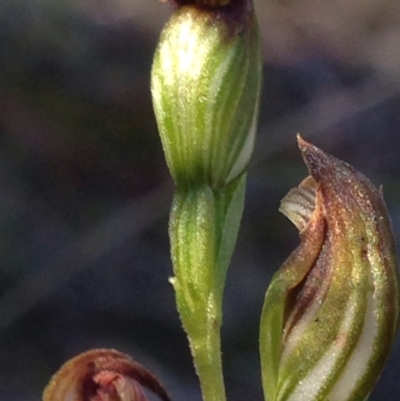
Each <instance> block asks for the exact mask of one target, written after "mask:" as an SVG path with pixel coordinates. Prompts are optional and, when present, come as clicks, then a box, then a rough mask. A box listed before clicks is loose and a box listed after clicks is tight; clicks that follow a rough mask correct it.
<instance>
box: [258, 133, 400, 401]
mask: <svg viewBox="0 0 400 401" xmlns="http://www.w3.org/2000/svg"><path fill="white" fill-rule="evenodd" d="M299 146H300V149H301V152H302V154H303V158H304V160H305V162H306V164H307V166H308V169H309V171H310V174H311V176H310V177H308V178H307V179H306V180H304V181H303V182H302V183H301V184H300V185H299V187H298V188H296V189H293V190H291V191H290V192H289V193H288V195H287V196H286V197H285V198H284V199H283V201H282V204H281V211H282V212H283V213H284V214H285V215H286V216H287V217H288V218H289V219H290V220H291V221H292V222H293V223H294V224H295V225H296V227H297V228H298V229H299V230H300V237H301V244H300V246H299V247H298V248H297V249H296V250H295V251H294V252H293V253H292V254H291V255H290V257H289V258H288V259H287V260H286V262H285V263H284V264H283V266H282V267H281V269H280V270H279V271H278V272H277V273H276V274H275V276H274V277H273V279H272V282H271V285H270V287H269V288H268V291H267V293H266V298H265V304H264V308H263V314H262V320H261V332H260V350H261V362H262V375H263V387H264V393H265V397H266V399H267V400H268V401H317V400H318V401H327V400H329V401H363V400H366V398H367V397H368V395H369V393H370V392H371V390H372V388H373V386H374V383H375V382H376V380H377V378H378V377H379V374H380V372H381V370H382V368H383V365H384V363H385V361H386V359H387V356H388V353H389V351H390V347H391V345H392V343H393V340H394V337H395V333H396V329H397V321H398V313H399V292H398V284H399V278H398V271H397V260H396V255H395V247H394V240H393V236H392V232H391V227H390V221H389V217H388V213H387V211H386V207H385V204H384V201H383V199H382V195H381V192H380V191H379V190H377V189H376V188H375V187H374V186H373V185H372V184H371V182H370V181H369V180H368V179H367V178H366V177H364V176H363V175H362V174H360V173H359V172H357V171H356V170H354V168H352V167H351V166H349V165H348V164H347V163H344V162H342V161H340V160H337V159H336V158H334V157H332V156H329V155H327V154H326V153H324V152H322V151H321V150H320V149H318V148H317V147H315V146H313V145H311V144H309V143H307V142H305V141H304V140H303V139H301V138H300V137H299Z"/></svg>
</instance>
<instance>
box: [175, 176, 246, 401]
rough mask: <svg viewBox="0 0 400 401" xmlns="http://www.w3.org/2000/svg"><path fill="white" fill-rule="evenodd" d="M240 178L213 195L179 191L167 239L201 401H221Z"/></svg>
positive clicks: (241, 192) (208, 191)
mask: <svg viewBox="0 0 400 401" xmlns="http://www.w3.org/2000/svg"><path fill="white" fill-rule="evenodd" d="M245 181H246V177H245V175H243V176H242V177H239V178H237V179H236V180H235V182H232V183H231V184H229V185H228V186H226V187H225V188H222V189H220V190H219V191H218V193H216V191H214V190H212V189H211V188H210V187H209V186H201V187H197V188H191V189H178V190H177V192H176V194H175V197H174V202H173V205H172V210H171V217H170V227H169V234H170V240H171V256H172V261H173V266H174V273H175V277H174V278H173V279H172V280H171V282H172V284H173V286H174V290H175V296H176V305H177V309H178V312H179V315H180V318H181V321H182V325H183V327H184V329H185V331H186V334H187V336H188V339H189V343H190V348H191V351H192V355H193V360H194V365H195V368H196V372H197V374H198V376H199V379H200V384H201V390H202V393H203V400H204V401H225V399H226V397H225V388H224V380H223V373H222V362H221V340H220V334H221V333H220V331H221V324H222V298H223V291H224V286H225V278H226V272H227V268H228V265H229V262H230V259H231V256H232V252H233V248H234V245H235V243H236V238H237V232H238V229H239V225H240V219H241V216H242V211H243V201H244V189H245Z"/></svg>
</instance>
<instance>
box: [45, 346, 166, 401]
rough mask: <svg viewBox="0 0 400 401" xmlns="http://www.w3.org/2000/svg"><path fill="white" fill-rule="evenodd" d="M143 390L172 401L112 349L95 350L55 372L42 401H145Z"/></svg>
mask: <svg viewBox="0 0 400 401" xmlns="http://www.w3.org/2000/svg"><path fill="white" fill-rule="evenodd" d="M144 388H146V389H149V390H150V391H152V392H153V393H155V394H157V395H158V396H159V397H160V398H161V399H162V400H163V401H171V400H170V398H169V396H168V394H167V392H166V390H165V388H164V387H163V385H162V384H161V382H160V381H159V380H158V379H157V377H156V376H154V375H153V374H152V373H151V372H150V371H148V370H147V369H146V368H144V367H143V366H142V365H140V364H139V363H137V362H136V361H134V360H133V359H132V358H130V357H129V356H127V355H125V354H123V353H121V352H118V351H116V350H113V349H94V350H90V351H88V352H84V353H82V354H80V355H78V356H76V357H75V358H73V359H71V360H69V361H68V362H66V363H65V364H64V365H63V366H62V367H61V368H60V369H59V370H58V372H57V373H56V374H55V375H54V376H53V377H52V378H51V380H50V382H49V384H48V385H47V387H46V389H45V391H44V393H43V401H148V398H147V396H146V394H145V392H144Z"/></svg>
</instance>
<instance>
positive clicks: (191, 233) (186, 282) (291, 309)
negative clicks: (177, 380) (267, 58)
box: [43, 0, 399, 401]
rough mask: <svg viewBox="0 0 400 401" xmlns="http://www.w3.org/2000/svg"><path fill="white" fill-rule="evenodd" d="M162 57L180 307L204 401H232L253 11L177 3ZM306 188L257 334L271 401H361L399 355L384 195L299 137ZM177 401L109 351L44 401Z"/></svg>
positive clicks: (206, 0)
mask: <svg viewBox="0 0 400 401" xmlns="http://www.w3.org/2000/svg"><path fill="white" fill-rule="evenodd" d="M171 3H174V4H173V6H174V7H175V11H174V13H173V15H172V17H171V18H170V20H169V21H168V23H167V24H166V26H165V28H164V30H163V32H162V33H161V37H160V41H159V44H158V47H157V49H156V52H155V56H154V63H153V69H152V79H151V92H152V96H153V104H154V110H155V115H156V119H157V123H158V129H159V133H160V137H161V141H162V145H163V149H164V152H165V157H166V161H167V165H168V168H169V170H170V172H171V175H172V177H173V180H174V182H175V186H176V191H175V196H174V200H173V204H172V210H171V215H170V225H169V236H170V243H171V256H172V263H173V271H174V277H173V278H172V279H171V280H170V281H171V284H172V286H173V289H174V291H175V296H176V307H177V310H178V313H179V315H180V318H181V322H182V325H183V328H184V330H185V332H186V334H187V337H188V341H189V345H190V349H191V352H192V356H193V361H194V366H195V369H196V372H197V375H198V377H199V380H200V386H201V391H202V395H203V400H204V401H224V400H225V399H226V395H225V386H224V380H223V372H222V362H221V340H220V328H221V325H222V321H223V317H222V302H223V293H224V286H225V279H226V274H227V270H228V266H229V263H230V260H231V256H232V253H233V250H234V246H235V243H236V238H237V234H238V230H239V226H240V220H241V217H242V212H243V205H244V194H245V185H246V171H247V166H248V164H249V162H250V158H251V154H252V151H253V148H254V142H255V132H256V125H257V124H256V122H257V116H258V111H259V100H260V88H261V76H262V74H261V70H262V55H261V45H260V35H259V30H258V25H257V19H256V15H255V11H254V7H253V3H252V1H251V0H176V1H174V2H172V1H171ZM298 143H299V147H300V151H301V153H302V155H303V158H304V161H305V163H306V165H307V167H308V170H309V174H310V175H309V176H308V177H307V178H305V179H304V181H302V182H301V183H300V185H299V186H298V187H297V188H294V189H292V190H291V191H289V193H288V195H287V196H286V197H285V198H284V199H283V200H282V203H281V208H280V210H281V212H282V213H283V214H285V215H286V216H287V217H288V218H289V219H290V220H291V221H292V222H293V223H294V225H295V226H296V227H297V229H298V230H299V232H300V239H301V243H300V245H299V247H298V248H297V249H296V250H295V251H294V252H293V253H292V254H291V255H290V256H289V258H288V259H287V260H286V262H285V263H284V264H283V266H282V267H281V268H280V269H279V270H278V271H277V273H276V274H275V276H274V277H273V279H272V282H271V284H270V286H269V288H268V290H267V293H266V296H265V302H264V307H263V312H262V316H261V325H260V356H261V367H262V384H263V389H264V395H265V400H266V401H365V400H366V399H367V398H368V396H369V394H370V392H371V390H372V388H373V386H374V383H375V382H376V380H377V378H378V377H379V374H380V372H381V371H382V368H383V366H384V363H385V361H386V359H387V356H388V354H389V351H390V348H391V345H392V343H393V340H394V337H395V334H396V329H397V321H398V313H399V293H398V283H399V277H398V268H397V260H396V255H395V247H394V240H393V235H392V232H391V227H390V220H389V217H388V213H387V210H386V207H385V204H384V201H383V198H382V193H381V191H380V190H378V189H376V188H375V187H374V186H373V185H372V183H371V182H370V181H369V180H368V179H367V178H366V177H365V176H363V175H362V174H361V173H359V172H357V171H356V170H355V169H354V168H352V167H351V166H350V165H348V164H347V163H345V162H342V161H340V160H338V159H336V158H334V157H333V156H330V155H328V154H326V153H324V152H323V151H322V150H320V149H319V148H317V147H315V146H314V145H312V144H310V143H308V142H306V141H305V140H304V139H302V138H301V137H300V136H298ZM143 388H147V389H150V390H151V391H153V392H154V393H155V394H157V395H158V396H159V397H160V398H161V399H162V400H163V401H169V400H170V396H169V395H168V393H167V391H166V390H165V388H164V386H163V385H162V384H161V382H160V381H159V380H158V379H157V378H156V377H155V376H154V375H153V374H152V373H151V372H150V371H148V370H147V369H146V368H145V367H143V366H142V365H140V364H139V363H137V362H136V361H135V360H133V359H131V358H130V357H128V356H127V355H125V354H123V353H120V352H118V351H115V350H107V349H99V350H91V351H89V352H86V353H83V354H81V355H79V356H77V357H76V358H74V359H72V360H71V361H69V362H67V363H66V364H65V365H64V366H63V367H61V369H60V370H59V371H58V372H57V373H56V374H55V375H54V377H53V378H52V379H51V381H50V383H49V385H48V386H47V388H46V390H45V392H44V397H43V400H44V401H146V400H147V395H146V393H145V392H144V391H143Z"/></svg>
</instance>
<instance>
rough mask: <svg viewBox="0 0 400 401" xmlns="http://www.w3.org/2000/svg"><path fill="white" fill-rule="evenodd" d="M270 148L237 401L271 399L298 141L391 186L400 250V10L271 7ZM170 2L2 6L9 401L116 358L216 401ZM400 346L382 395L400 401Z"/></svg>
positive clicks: (0, 154)
mask: <svg viewBox="0 0 400 401" xmlns="http://www.w3.org/2000/svg"><path fill="white" fill-rule="evenodd" d="M256 5H257V9H258V16H259V20H260V26H261V31H262V35H263V46H264V88H263V98H262V106H261V115H260V124H259V132H258V139H257V144H256V149H255V154H254V158H253V162H252V164H251V167H250V171H249V176H248V191H247V202H246V210H245V213H244V217H243V224H242V228H241V231H240V235H239V240H238V244H237V250H236V252H235V255H234V258H233V261H232V266H231V269H230V271H229V275H228V282H227V288H226V299H225V320H224V326H223V348H224V363H225V369H226V384H227V391H228V397H229V400H230V401H239V400H262V391H261V385H260V369H259V360H258V344H257V343H258V323H259V316H260V312H261V306H262V302H263V296H264V293H265V290H266V288H267V285H268V283H269V280H270V278H271V275H272V274H273V272H274V271H276V270H277V269H278V268H279V266H280V265H281V263H282V262H283V261H284V260H285V258H286V257H287V256H288V255H289V253H290V252H291V251H292V250H293V249H294V248H295V247H296V245H297V244H298V243H299V238H298V234H297V232H296V229H295V228H294V226H292V225H291V223H290V222H289V221H288V220H286V219H285V218H284V217H283V216H282V215H281V214H280V213H279V212H278V207H279V201H280V199H281V198H282V197H283V196H284V195H285V194H286V192H287V191H288V190H289V189H290V188H292V187H293V186H296V185H297V184H298V183H299V181H300V180H301V179H303V178H304V177H305V176H306V174H307V172H306V169H305V166H304V164H303V162H302V160H301V157H300V154H299V151H298V149H297V147H296V141H295V134H296V133H297V132H301V133H302V134H303V136H304V138H306V139H308V140H311V141H313V142H314V143H315V144H317V145H319V146H321V147H322V148H323V149H325V150H326V151H328V152H330V153H332V154H334V155H336V156H337V157H339V158H341V159H344V160H346V161H348V162H349V163H351V164H352V165H354V166H355V167H356V168H357V169H358V170H360V171H362V172H363V173H365V174H366V175H367V176H368V177H370V179H371V180H372V181H373V182H374V183H375V184H376V185H380V184H382V185H383V188H384V194H385V198H386V201H387V204H388V208H389V210H390V213H391V216H392V221H393V229H394V233H395V236H396V237H397V242H398V244H400V238H399V237H400V154H399V152H400V135H399V134H400V46H399V43H400V2H399V1H397V0H301V1H300V0H291V1H289V0H288V1H283V0H282V1H280V2H273V1H267V0H259V1H256ZM170 13H171V8H170V7H169V6H168V5H166V4H161V3H159V2H157V1H156V0H83V1H82V0H30V1H27V0H1V1H0V142H1V147H0V255H1V256H0V257H1V263H0V389H1V390H0V400H2V401H33V400H39V399H40V397H41V391H42V389H43V387H44V385H45V384H46V383H47V381H48V380H49V378H50V376H51V374H52V373H54V372H55V370H56V369H57V368H58V367H59V366H60V365H61V364H62V363H63V362H64V361H66V360H67V359H68V358H70V357H72V356H73V355H75V354H77V353H79V352H81V351H84V350H86V349H89V348H95V347H114V348H117V349H119V350H121V351H124V352H127V353H129V354H130V355H132V356H134V357H135V358H136V359H137V360H139V361H140V362H141V363H143V364H144V365H146V366H148V367H149V368H150V369H152V370H153V371H154V372H155V373H156V374H158V375H159V376H160V377H161V378H162V380H163V381H164V382H165V384H166V386H167V388H168V389H169V390H170V393H171V395H172V397H173V399H174V400H191V401H200V393H199V389H198V384H197V379H196V377H195V374H194V371H193V368H192V364H191V359H190V355H189V351H188V347H187V343H186V339H185V337H184V335H183V333H182V330H181V327H180V323H179V320H178V317H177V313H176V311H175V307H174V296H173V291H172V288H171V287H170V285H169V284H168V277H169V276H171V263H170V259H169V246H168V237H167V223H168V213H169V206H170V202H171V197H172V192H173V186H172V182H171V179H170V177H169V175H168V172H167V169H166V165H165V162H164V159H163V155H162V150H161V146H160V141H159V138H158V134H157V130H156V125H155V120H154V115H153V111H152V106H151V99H150V93H149V76H150V68H151V61H152V54H153V52H154V48H155V46H156V43H157V39H158V35H159V33H160V31H161V29H162V26H163V24H164V23H165V21H166V20H167V18H168V16H169V15H170ZM399 361H400V342H399V339H398V340H397V342H396V344H395V348H394V350H393V352H392V355H391V357H390V360H389V363H388V364H387V366H386V368H385V371H384V372H383V375H382V377H381V379H380V381H379V383H378V385H377V386H376V389H375V390H374V393H373V395H372V397H371V401H378V400H383V399H384V400H386V401H394V400H397V399H398V398H399V395H400V380H399V377H400V376H399V375H400V373H399V371H400V362H399Z"/></svg>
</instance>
